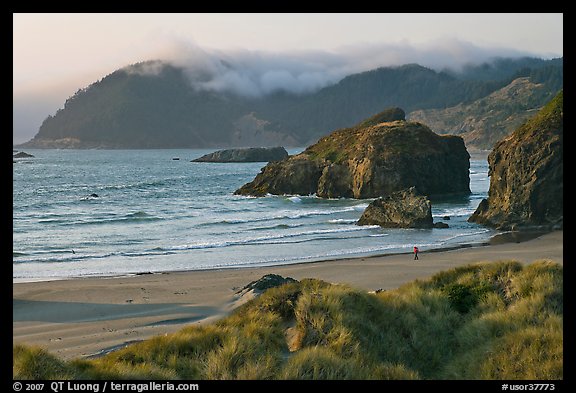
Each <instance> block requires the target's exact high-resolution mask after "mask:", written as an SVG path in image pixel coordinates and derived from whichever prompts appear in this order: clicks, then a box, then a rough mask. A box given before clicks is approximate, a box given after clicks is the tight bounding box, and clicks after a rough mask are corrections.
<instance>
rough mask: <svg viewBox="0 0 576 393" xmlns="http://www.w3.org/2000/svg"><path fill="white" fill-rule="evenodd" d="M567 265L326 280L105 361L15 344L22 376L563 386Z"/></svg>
mask: <svg viewBox="0 0 576 393" xmlns="http://www.w3.org/2000/svg"><path fill="white" fill-rule="evenodd" d="M562 274H563V272H562V266H560V265H558V264H555V263H552V262H550V261H539V262H535V263H533V264H531V265H527V266H524V265H521V264H520V263H518V262H514V261H500V262H492V263H478V264H472V265H467V266H463V267H458V268H455V269H452V270H449V271H445V272H441V273H438V274H436V275H434V276H433V277H432V278H430V279H429V280H417V281H414V282H411V283H408V284H406V285H403V286H402V287H400V288H398V289H395V290H390V291H383V292H380V293H377V294H371V293H366V292H364V291H360V290H357V289H354V288H351V287H349V286H346V285H339V284H338V285H337V284H329V283H326V282H323V281H319V280H315V279H305V280H302V281H301V282H298V283H290V284H285V285H283V286H281V287H277V288H272V289H270V290H268V291H266V292H265V293H264V294H262V295H261V296H260V297H258V298H256V299H254V300H252V301H250V302H247V303H246V304H244V305H243V306H241V307H239V308H238V309H236V310H235V311H234V312H233V313H232V314H231V315H229V316H227V317H226V318H223V319H222V320H220V321H218V322H217V323H214V324H210V325H204V326H190V327H187V328H184V329H182V330H181V331H179V332H177V333H174V334H170V335H166V336H159V337H155V338H152V339H149V340H146V341H143V342H140V343H137V344H133V345H130V346H129V347H127V348H124V349H122V350H118V351H115V352H113V353H110V354H108V355H106V356H103V357H101V358H97V359H92V360H82V359H77V360H72V361H68V362H66V361H62V360H60V359H58V358H56V357H55V356H53V355H51V354H49V353H47V352H46V351H45V350H43V349H40V348H35V347H27V346H22V345H17V346H14V347H13V362H14V365H13V377H14V378H15V379H507V380H511V379H542V380H554V379H562V378H563V323H562V322H563V279H562Z"/></svg>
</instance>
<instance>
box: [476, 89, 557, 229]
mask: <svg viewBox="0 0 576 393" xmlns="http://www.w3.org/2000/svg"><path fill="white" fill-rule="evenodd" d="M563 123H564V115H563V92H562V91H560V93H558V95H557V96H556V97H555V98H554V99H553V100H552V101H550V102H549V103H548V104H547V105H546V106H545V107H544V108H542V110H541V111H540V112H538V114H537V115H536V116H535V117H534V118H532V119H531V120H529V121H528V122H526V123H524V124H523V125H522V126H520V127H518V128H517V129H516V130H515V131H514V133H513V134H512V135H510V136H509V137H507V138H505V139H503V140H501V141H500V142H498V143H497V144H496V145H495V146H494V149H493V150H492V152H491V153H490V155H489V156H488V164H489V170H488V175H489V176H490V189H489V191H488V199H484V200H483V201H482V202H481V203H480V204H479V205H478V208H477V209H476V211H475V212H474V214H473V215H472V216H471V217H470V218H469V219H468V221H471V222H477V223H480V224H484V225H487V226H490V227H494V228H498V229H504V230H520V229H532V228H535V227H536V228H548V229H552V228H560V227H562V225H563V216H564V201H563V191H564V180H563V175H564V171H563V148H562V147H563V134H564V125H563Z"/></svg>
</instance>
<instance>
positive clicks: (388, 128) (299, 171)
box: [235, 108, 470, 199]
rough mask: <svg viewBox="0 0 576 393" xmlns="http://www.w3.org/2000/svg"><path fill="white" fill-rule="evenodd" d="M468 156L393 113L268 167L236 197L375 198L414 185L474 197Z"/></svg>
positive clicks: (432, 192)
mask: <svg viewBox="0 0 576 393" xmlns="http://www.w3.org/2000/svg"><path fill="white" fill-rule="evenodd" d="M469 167H470V155H469V154H468V151H467V150H466V147H465V146H464V142H463V140H462V138H461V137H458V136H452V135H445V136H440V135H437V134H435V133H434V132H433V131H431V130H430V128H428V127H427V126H425V125H424V124H421V123H416V122H409V121H406V120H405V113H404V111H403V110H402V109H400V108H389V109H387V110H385V111H383V112H380V113H378V114H377V115H374V116H372V117H370V118H368V119H366V120H364V121H362V122H360V123H359V124H357V125H356V126H354V127H350V128H343V129H340V130H336V131H334V132H332V133H331V134H330V135H328V136H326V137H323V138H321V139H320V140H319V141H318V142H317V143H316V144H314V145H312V146H309V147H308V148H307V149H306V150H305V151H303V152H302V153H300V154H297V155H294V156H290V157H288V158H287V159H284V160H282V161H278V162H271V163H269V164H268V165H266V166H265V167H264V168H263V169H262V171H261V173H259V174H258V175H257V176H256V178H255V179H254V180H253V181H252V182H250V183H247V184H245V185H244V186H242V187H241V188H239V189H238V190H236V191H235V194H237V195H251V196H265V195H266V194H274V195H283V194H292V195H294V194H298V195H311V194H316V195H317V196H319V197H323V198H339V197H345V198H359V199H361V198H376V197H380V196H385V195H388V194H390V193H392V192H395V191H400V190H403V189H407V188H410V187H412V186H415V187H416V188H417V189H418V190H419V192H420V193H421V194H423V195H427V196H444V195H457V194H469V193H470V186H469V184H470V178H469Z"/></svg>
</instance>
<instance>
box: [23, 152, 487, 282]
mask: <svg viewBox="0 0 576 393" xmlns="http://www.w3.org/2000/svg"><path fill="white" fill-rule="evenodd" d="M301 150H302V149H293V150H290V151H289V153H290V154H294V153H297V152H299V151H301ZM211 151H212V150H26V152H28V153H31V154H33V155H34V157H33V158H27V159H19V160H17V162H15V163H14V164H13V259H12V261H13V280H14V281H15V282H16V281H33V280H47V279H61V278H69V277H80V276H111V275H122V274H137V273H147V272H162V271H175V270H199V269H214V268H231V267H236V268H238V267H250V266H264V265H280V264H291V263H300V262H308V261H320V260H328V259H336V258H343V257H357V256H371V255H378V254H387V253H402V252H410V251H411V250H412V247H413V246H418V247H419V248H420V250H421V252H425V251H427V250H431V249H438V248H445V247H457V246H460V245H463V244H480V243H483V242H486V241H487V240H488V239H489V238H490V237H492V236H493V235H494V234H496V233H497V232H496V231H494V230H491V229H488V228H486V227H483V226H481V225H478V224H474V223H469V222H467V219H468V217H469V216H470V215H471V214H472V213H473V212H474V210H475V209H476V207H477V206H478V204H479V203H480V201H481V200H482V198H485V197H486V196H487V191H488V186H489V178H488V175H487V172H488V164H487V162H486V157H485V156H484V157H482V156H480V157H476V156H474V157H473V158H471V160H470V188H471V191H472V193H471V194H470V195H469V196H465V197H459V198H452V199H445V200H441V201H433V202H432V216H433V218H434V221H435V222H436V221H444V222H446V223H447V224H448V225H449V228H446V229H385V228H380V227H378V226H358V225H356V221H357V220H358V219H359V218H360V216H361V214H362V212H363V210H364V209H365V208H366V207H367V206H368V204H369V203H370V202H371V201H372V200H373V199H364V200H357V199H348V198H341V199H322V198H318V197H316V196H315V195H310V196H295V195H286V196H272V195H270V196H266V197H262V198H253V197H246V196H236V195H233V193H234V191H235V190H236V189H238V188H239V187H240V186H242V185H243V184H245V183H247V182H249V181H251V180H252V179H254V177H255V176H256V174H258V173H259V172H260V169H261V168H262V167H263V166H264V165H265V164H266V163H196V162H190V160H192V159H194V158H198V157H200V156H202V155H203V154H206V153H209V152H211ZM448 218H449V219H448Z"/></svg>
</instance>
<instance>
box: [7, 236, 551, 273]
mask: <svg viewBox="0 0 576 393" xmlns="http://www.w3.org/2000/svg"><path fill="white" fill-rule="evenodd" d="M550 232H553V231H508V232H503V233H498V234H496V235H493V236H492V237H491V238H489V239H488V240H487V241H483V242H478V243H460V244H456V245H449V246H448V245H447V246H442V247H437V248H431V249H426V248H423V249H421V250H420V253H423V252H424V253H430V252H444V251H452V250H458V249H461V248H475V247H485V246H490V245H495V244H505V243H521V242H525V241H528V240H531V239H534V238H537V237H540V236H542V235H545V234H547V233H550ZM407 254H412V251H405V252H390V253H383V254H375V255H369V254H368V255H350V256H341V257H336V258H328V259H313V260H302V261H298V262H286V263H274V262H272V263H270V264H261V265H233V266H228V267H210V268H205V269H195V270H191V269H182V270H166V271H156V272H150V271H147V272H135V273H123V274H110V275H107V274H102V275H86V276H70V277H59V276H56V277H47V278H46V277H34V278H16V279H14V278H12V284H24V283H34V282H53V281H67V280H84V279H113V278H126V277H138V276H143V275H154V274H169V273H186V272H200V271H219V270H244V269H259V268H274V267H284V266H292V265H303V264H308V263H318V262H334V261H340V260H344V259H356V258H384V257H387V256H395V255H407Z"/></svg>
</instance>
